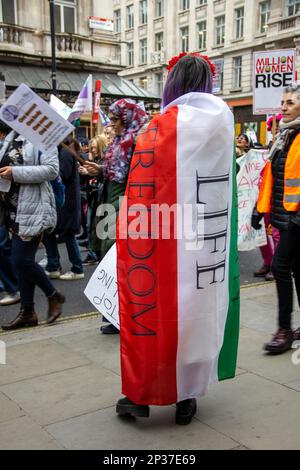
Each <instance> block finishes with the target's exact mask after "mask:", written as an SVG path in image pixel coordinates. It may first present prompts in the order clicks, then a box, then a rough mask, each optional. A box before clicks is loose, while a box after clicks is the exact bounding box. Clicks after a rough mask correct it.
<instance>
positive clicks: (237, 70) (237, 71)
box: [233, 57, 242, 88]
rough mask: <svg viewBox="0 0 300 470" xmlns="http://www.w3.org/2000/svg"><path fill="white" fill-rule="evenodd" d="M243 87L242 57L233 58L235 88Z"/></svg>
mask: <svg viewBox="0 0 300 470" xmlns="http://www.w3.org/2000/svg"><path fill="white" fill-rule="evenodd" d="M241 87H242V57H234V58H233V88H241Z"/></svg>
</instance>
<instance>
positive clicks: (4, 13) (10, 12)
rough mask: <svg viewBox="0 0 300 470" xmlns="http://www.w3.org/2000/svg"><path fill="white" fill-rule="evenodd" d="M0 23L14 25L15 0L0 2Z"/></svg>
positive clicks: (2, 0)
mask: <svg viewBox="0 0 300 470" xmlns="http://www.w3.org/2000/svg"><path fill="white" fill-rule="evenodd" d="M0 21H1V22H2V23H8V24H16V2H15V0H0Z"/></svg>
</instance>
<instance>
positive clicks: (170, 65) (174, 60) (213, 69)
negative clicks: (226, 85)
mask: <svg viewBox="0 0 300 470" xmlns="http://www.w3.org/2000/svg"><path fill="white" fill-rule="evenodd" d="M186 55H191V56H194V57H201V59H203V60H205V62H207V63H208V65H209V67H210V70H211V73H212V76H213V77H214V76H215V75H216V67H215V65H214V64H213V63H212V61H211V60H210V59H209V58H208V57H207V55H201V54H198V52H191V53H189V52H181V53H180V54H179V55H177V56H174V57H172V59H171V60H169V63H168V67H167V70H168V73H170V72H171V70H172V68H173V67H174V66H175V65H176V64H177V62H178V61H179V60H180V59H181V58H182V57H185V56H186Z"/></svg>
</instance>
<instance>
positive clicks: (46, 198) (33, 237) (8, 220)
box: [0, 131, 65, 330]
mask: <svg viewBox="0 0 300 470" xmlns="http://www.w3.org/2000/svg"><path fill="white" fill-rule="evenodd" d="M58 172H59V163H58V158H57V152H53V153H52V154H47V155H44V154H41V153H40V152H39V151H38V150H37V149H36V148H35V147H34V146H33V145H32V144H31V143H30V142H28V141H27V140H25V139H24V138H23V137H22V136H20V135H18V134H17V133H16V132H14V131H11V132H10V133H9V134H8V136H7V137H6V139H5V142H4V144H3V147H2V149H1V151H0V176H1V177H2V178H4V179H5V180H8V181H10V182H11V185H10V189H9V191H8V192H6V193H4V195H3V200H2V203H3V208H4V217H5V224H6V225H7V227H8V229H9V230H10V231H11V233H12V261H13V266H14V270H15V273H16V275H17V278H18V283H19V289H20V295H21V309H20V312H19V314H18V316H17V317H16V318H15V319H14V320H12V321H11V322H9V323H8V324H5V325H3V326H2V329H4V330H14V329H17V328H23V327H27V326H36V325H37V324H38V317H37V314H36V312H35V309H34V290H35V287H36V286H38V287H40V289H42V291H43V292H44V293H45V295H46V297H47V300H48V316H47V323H53V322H54V321H55V320H56V319H57V318H58V317H59V316H60V315H61V313H62V304H63V303H64V302H65V297H64V296H63V295H62V294H60V293H59V292H58V291H56V289H55V288H54V286H53V285H52V283H51V282H50V281H49V279H48V278H47V276H46V274H45V272H44V271H43V269H42V268H41V267H40V266H39V265H38V264H37V263H36V262H35V255H36V252H37V249H38V246H39V243H40V241H41V239H42V237H43V234H45V232H46V231H48V230H53V229H54V227H55V225H56V218H57V216H56V207H55V198H54V194H53V190H52V187H51V185H50V181H52V180H54V179H55V178H56V177H57V175H58Z"/></svg>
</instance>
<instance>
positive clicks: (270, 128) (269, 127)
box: [267, 114, 282, 149]
mask: <svg viewBox="0 0 300 470" xmlns="http://www.w3.org/2000/svg"><path fill="white" fill-rule="evenodd" d="M273 119H274V117H273V116H270V117H269V119H268V120H267V131H268V132H272V131H273ZM275 119H276V125H275V135H277V134H278V132H279V124H280V121H281V119H282V114H276V116H275ZM272 145H273V137H272V139H271V140H270V142H269V145H268V147H269V149H271V148H272Z"/></svg>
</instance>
